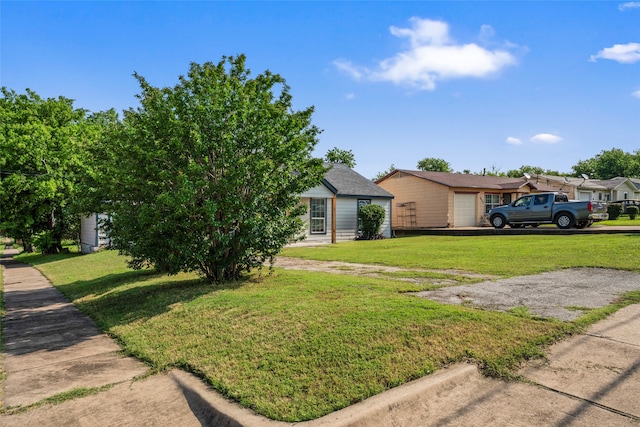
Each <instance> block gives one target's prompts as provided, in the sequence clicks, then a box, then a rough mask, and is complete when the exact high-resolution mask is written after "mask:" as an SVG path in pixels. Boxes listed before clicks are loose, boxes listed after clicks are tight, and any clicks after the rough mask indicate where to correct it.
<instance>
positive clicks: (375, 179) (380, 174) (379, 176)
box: [371, 163, 396, 181]
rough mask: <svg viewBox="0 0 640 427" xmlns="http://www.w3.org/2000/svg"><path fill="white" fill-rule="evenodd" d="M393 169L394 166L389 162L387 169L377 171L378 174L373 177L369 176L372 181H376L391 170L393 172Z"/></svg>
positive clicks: (394, 168)
mask: <svg viewBox="0 0 640 427" xmlns="http://www.w3.org/2000/svg"><path fill="white" fill-rule="evenodd" d="M394 170H396V167H395V165H394V164H393V163H391V165H390V166H389V169H387V170H385V171H382V172H378V174H377V175H376V176H374V177H373V178H371V180H372V181H377V180H379V179H382V178H384V177H385V176H387V175H389V174H390V173H391V172H393V171H394Z"/></svg>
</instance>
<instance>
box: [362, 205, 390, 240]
mask: <svg viewBox="0 0 640 427" xmlns="http://www.w3.org/2000/svg"><path fill="white" fill-rule="evenodd" d="M384 217H385V211H384V208H383V207H382V206H378V205H374V204H369V205H364V206H362V207H361V208H360V210H359V211H358V218H360V220H361V221H362V234H363V236H364V238H365V239H367V240H371V239H375V238H378V235H379V234H380V227H382V223H383V222H384Z"/></svg>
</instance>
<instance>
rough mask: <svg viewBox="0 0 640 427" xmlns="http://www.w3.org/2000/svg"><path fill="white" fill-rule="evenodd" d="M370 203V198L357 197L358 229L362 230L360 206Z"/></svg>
mask: <svg viewBox="0 0 640 427" xmlns="http://www.w3.org/2000/svg"><path fill="white" fill-rule="evenodd" d="M370 204H371V199H358V212H357V215H358V231H362V220H361V219H360V208H361V207H363V206H366V205H370Z"/></svg>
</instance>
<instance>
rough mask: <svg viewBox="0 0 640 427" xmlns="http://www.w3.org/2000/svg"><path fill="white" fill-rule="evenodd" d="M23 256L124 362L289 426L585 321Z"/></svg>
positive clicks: (587, 242)
mask: <svg viewBox="0 0 640 427" xmlns="http://www.w3.org/2000/svg"><path fill="white" fill-rule="evenodd" d="M639 249H640V237H635V236H625V235H615V236H552V237H548V236H518V237H514V238H510V236H500V237H499V238H491V237H489V238H487V237H482V238H474V237H471V238H470V237H463V238H451V237H440V236H438V237H433V236H431V237H415V238H402V239H393V240H382V241H371V242H351V243H341V244H338V245H332V246H326V247H320V248H296V249H287V250H285V254H286V255H289V256H294V255H295V256H304V257H308V258H318V259H339V260H344V261H357V262H368V263H381V264H388V265H398V266H404V267H416V268H427V269H451V268H455V269H462V270H466V271H470V272H478V273H490V274H498V275H501V276H509V275H515V274H524V273H527V274H528V273H532V272H536V271H542V270H552V269H557V268H564V267H575V266H602V267H612V268H621V269H635V270H637V269H638V268H639V266H638V263H637V259H638V250H639ZM20 258H21V259H22V260H23V261H28V262H36V263H38V264H39V265H38V268H40V269H41V270H42V271H43V272H44V273H45V275H46V276H47V277H49V279H50V280H52V282H53V283H54V284H55V285H56V286H57V287H58V288H59V289H60V290H61V291H62V292H64V293H65V294H66V295H67V296H68V297H69V298H70V299H71V300H73V301H74V303H75V304H76V305H77V306H78V307H79V308H80V309H81V310H83V311H85V312H86V313H88V314H89V315H90V316H92V317H93V318H94V319H95V320H96V321H97V323H98V324H99V325H100V327H102V328H103V329H104V330H105V331H107V332H108V333H110V334H111V335H112V336H114V337H115V338H116V339H117V340H118V341H119V342H120V344H121V345H122V346H123V348H124V349H125V351H126V352H128V353H129V354H132V355H134V356H136V357H138V358H140V359H142V360H144V361H146V362H148V363H149V364H150V365H151V366H152V367H154V368H155V369H157V370H164V369H170V368H172V367H179V368H182V369H185V370H187V371H190V372H194V373H196V374H197V375H199V376H201V377H203V378H205V379H206V380H207V381H208V382H209V383H210V384H211V385H212V386H213V387H214V388H216V389H217V390H218V391H219V392H221V393H222V394H224V395H225V396H228V397H230V398H232V399H235V400H237V401H238V402H240V403H241V404H242V405H244V406H246V407H248V408H251V409H253V410H255V411H257V412H258V413H260V414H263V415H266V416H268V417H270V418H274V419H278V420H286V421H291V422H294V421H302V420H308V419H313V418H317V417H320V416H322V415H325V414H327V413H330V412H332V411H335V410H337V409H340V408H343V407H345V406H348V405H351V404H353V403H355V402H357V401H360V400H363V399H365V398H367V397H369V396H372V395H374V394H377V393H380V392H382V391H384V390H386V389H388V388H391V387H394V386H396V385H399V384H402V383H404V382H407V381H410V380H411V379H414V378H418V377H421V376H423V375H426V374H429V373H431V372H433V371H434V370H436V369H440V368H442V367H444V366H446V365H448V364H450V363H454V362H458V361H463V360H470V361H473V362H474V363H477V364H478V365H479V366H480V367H481V368H482V369H483V370H484V372H485V373H487V374H489V375H497V376H504V377H509V375H510V372H511V371H510V369H511V368H513V367H515V366H516V365H517V364H518V363H519V362H520V361H522V360H523V359H526V358H530V357H535V356H539V355H541V354H542V351H543V349H544V346H545V345H547V344H549V343H550V342H553V341H554V340H556V339H558V338H560V337H562V336H564V334H566V333H570V332H573V331H575V330H576V329H577V328H578V326H577V324H581V325H583V324H584V323H585V321H584V320H583V321H581V322H578V323H562V322H559V321H551V320H540V319H533V318H530V317H528V316H523V315H522V314H520V315H518V313H516V312H514V313H500V312H491V311H484V310H476V309H472V308H468V307H462V306H450V305H444V304H439V303H435V302H432V301H429V300H426V299H422V298H417V297H414V296H411V295H406V294H403V293H402V292H401V291H404V290H407V288H408V286H409V287H411V286H415V289H414V290H418V289H420V288H421V287H422V286H423V285H408V284H407V282H401V281H396V280H395V279H394V277H393V276H388V277H385V278H368V277H363V276H358V277H356V276H349V275H342V274H329V273H318V272H306V271H292V270H276V272H275V273H274V274H273V275H266V273H263V275H262V276H259V275H257V274H253V275H252V276H251V277H249V278H248V279H247V280H245V281H242V282H237V283H228V284H226V285H225V286H222V287H217V288H216V287H212V286H208V285H205V284H204V283H203V282H202V281H200V280H198V279H197V278H196V277H194V276H192V275H186V274H183V275H178V276H173V277H167V276H162V275H156V274H153V273H151V272H144V271H143V272H135V271H131V270H129V269H128V268H126V265H125V262H124V259H123V258H122V257H119V256H118V255H117V254H116V253H115V252H113V251H105V252H100V253H97V254H92V255H86V256H74V255H67V256H65V257H57V258H47V257H42V256H34V255H23V256H20ZM448 274H451V272H448ZM424 286H427V285H424ZM629 296H630V297H634V298H635V299H632V300H628V301H627V302H625V303H629V302H631V301H635V302H639V301H640V293H637V294H636V293H633V294H630V295H629ZM598 313H599V314H598ZM604 313H605V311H599V312H598V311H597V310H596V311H595V313H594V312H592V313H591V314H590V318H589V319H590V320H588V321H593V320H595V319H597V318H598V316H602V315H604Z"/></svg>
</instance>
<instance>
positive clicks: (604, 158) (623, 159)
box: [572, 148, 640, 179]
mask: <svg viewBox="0 0 640 427" xmlns="http://www.w3.org/2000/svg"><path fill="white" fill-rule="evenodd" d="M572 170H573V173H574V175H575V176H580V175H581V174H586V175H588V176H589V178H592V179H611V178H615V177H617V176H623V177H627V178H638V177H640V149H638V150H636V151H635V152H634V153H627V152H625V151H623V150H621V149H619V148H612V149H611V150H602V151H601V152H600V153H599V154H596V155H595V156H594V157H592V158H590V159H587V160H580V161H579V162H578V163H577V164H576V165H575V166H573V168H572Z"/></svg>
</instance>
